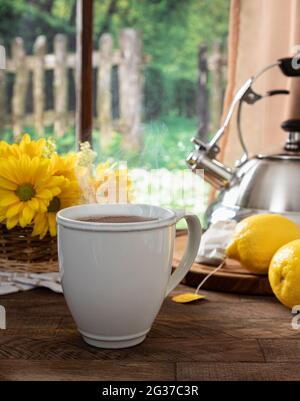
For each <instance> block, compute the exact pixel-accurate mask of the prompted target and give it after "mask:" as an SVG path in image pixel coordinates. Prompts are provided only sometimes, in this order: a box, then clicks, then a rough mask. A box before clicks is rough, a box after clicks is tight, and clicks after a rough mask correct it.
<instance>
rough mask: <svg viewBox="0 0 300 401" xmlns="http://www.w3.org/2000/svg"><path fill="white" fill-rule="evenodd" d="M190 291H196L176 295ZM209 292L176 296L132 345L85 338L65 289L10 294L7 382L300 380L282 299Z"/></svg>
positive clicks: (295, 336) (0, 348) (4, 337)
mask: <svg viewBox="0 0 300 401" xmlns="http://www.w3.org/2000/svg"><path fill="white" fill-rule="evenodd" d="M184 291H193V289H191V288H187V287H185V286H179V287H178V288H177V289H176V291H175V292H174V293H180V292H184ZM174 293H173V294H174ZM202 293H203V294H205V295H206V297H207V300H205V301H200V302H198V303H194V304H186V305H181V304H176V303H174V302H173V301H172V300H171V298H170V297H168V298H167V299H166V300H165V302H164V304H163V307H162V309H161V311H160V313H159V315H158V317H157V319H156V321H155V322H154V325H153V328H152V330H151V332H150V334H149V335H148V338H147V339H146V341H145V342H144V343H142V344H140V345H139V346H137V347H134V348H130V349H124V350H101V349H96V348H93V347H90V346H88V345H87V344H85V343H84V342H83V341H82V339H81V337H80V336H79V334H78V332H77V330H76V327H75V324H74V322H73V319H72V317H71V316H70V313H69V311H68V309H67V306H66V304H65V301H64V298H63V296H62V295H59V294H54V293H52V292H50V291H48V290H45V289H44V290H43V289H40V290H34V291H30V292H25V293H18V294H11V295H7V296H3V297H1V298H0V304H1V305H4V306H5V307H6V310H7V324H8V328H7V330H1V331H0V380H14V379H15V380H42V379H43V380H55V379H62V380H69V379H70V380H73V379H74V380H75V379H76V380H158V379H161V380H174V379H175V377H176V375H177V379H178V380H181V379H182V380H189V379H191V380H195V379H197V380H209V379H222V380H229V379H233V380H242V379H243V380H250V379H253V380H257V379H265V380H273V379H274V380H277V379H278V380H280V379H282V380H286V379H291V380H296V379H298V378H299V375H298V372H300V369H298V368H297V367H298V364H300V330H293V329H292V327H291V319H292V317H293V315H292V314H291V313H290V311H289V310H288V309H286V308H284V307H283V306H282V305H280V304H279V303H278V302H277V301H276V299H275V298H274V297H253V296H242V295H241V296H239V295H235V294H223V293H219V292H209V291H202ZM295 366H296V369H295ZM299 367H300V366H299Z"/></svg>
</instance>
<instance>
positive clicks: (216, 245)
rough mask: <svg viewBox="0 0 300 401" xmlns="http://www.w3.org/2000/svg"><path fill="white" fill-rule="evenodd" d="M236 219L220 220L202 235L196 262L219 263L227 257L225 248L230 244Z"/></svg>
mask: <svg viewBox="0 0 300 401" xmlns="http://www.w3.org/2000/svg"><path fill="white" fill-rule="evenodd" d="M236 224H237V223H236V221H233V220H227V221H218V222H217V223H215V224H212V225H211V226H210V227H209V228H208V230H206V231H205V233H204V234H203V235H202V238H201V243H200V247H199V251H198V255H197V257H196V262H198V263H205V264H210V265H213V266H214V265H218V264H220V263H221V262H222V260H224V258H225V249H226V247H227V245H228V244H229V242H230V240H231V238H232V236H233V233H234V229H235V226H236Z"/></svg>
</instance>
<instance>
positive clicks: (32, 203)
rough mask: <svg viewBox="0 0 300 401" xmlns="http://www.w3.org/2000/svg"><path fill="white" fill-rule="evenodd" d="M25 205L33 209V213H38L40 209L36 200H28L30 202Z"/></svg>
mask: <svg viewBox="0 0 300 401" xmlns="http://www.w3.org/2000/svg"><path fill="white" fill-rule="evenodd" d="M27 204H28V206H29V207H30V208H31V209H33V210H35V211H38V210H39V208H40V205H39V202H38V200H37V199H36V198H32V199H30V200H29V201H28V202H27Z"/></svg>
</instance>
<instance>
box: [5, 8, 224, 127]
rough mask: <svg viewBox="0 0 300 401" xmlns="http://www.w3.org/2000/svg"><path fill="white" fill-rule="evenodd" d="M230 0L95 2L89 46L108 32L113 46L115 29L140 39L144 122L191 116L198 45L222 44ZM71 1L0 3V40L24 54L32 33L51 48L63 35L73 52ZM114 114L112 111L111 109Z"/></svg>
mask: <svg viewBox="0 0 300 401" xmlns="http://www.w3.org/2000/svg"><path fill="white" fill-rule="evenodd" d="M229 4H230V0H95V1H94V5H95V10H94V14H95V18H94V42H95V43H94V46H95V48H96V47H97V46H98V39H99V36H100V35H101V34H102V33H104V32H110V33H112V35H113V37H114V40H115V47H117V46H118V37H119V34H120V30H121V29H122V28H125V27H132V28H135V29H137V30H138V31H139V32H140V34H141V37H142V43H143V52H144V54H146V55H147V64H146V66H145V93H144V101H145V104H144V109H145V118H146V119H148V120H149V119H153V118H157V117H159V116H162V115H165V114H168V113H174V112H175V113H177V114H179V115H182V116H186V117H189V116H194V115H195V97H196V94H195V91H196V89H195V88H196V79H197V53H198V47H199V45H200V44H201V43H203V42H205V43H207V44H208V46H209V47H210V46H211V44H212V43H213V42H214V41H215V40H220V41H221V42H223V43H224V42H225V40H226V37H227V32H228V12H229ZM75 16H76V0H1V1H0V21H1V25H0V40H1V41H3V43H4V44H5V45H6V46H7V47H8V49H10V44H11V41H12V39H13V38H14V37H16V36H21V37H23V39H24V43H25V46H26V49H27V52H29V53H30V52H31V51H32V47H33V43H34V41H35V39H36V37H37V36H38V35H41V34H44V35H46V36H47V39H48V51H49V52H51V51H52V50H53V48H52V45H53V37H54V35H55V34H56V33H65V34H67V35H68V39H69V48H70V49H73V50H74V49H75V33H76V27H75ZM114 110H115V107H114Z"/></svg>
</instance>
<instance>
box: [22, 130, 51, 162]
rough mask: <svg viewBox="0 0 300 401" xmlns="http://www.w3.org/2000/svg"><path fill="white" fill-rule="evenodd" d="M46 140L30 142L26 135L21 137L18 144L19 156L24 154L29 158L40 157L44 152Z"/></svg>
mask: <svg viewBox="0 0 300 401" xmlns="http://www.w3.org/2000/svg"><path fill="white" fill-rule="evenodd" d="M45 145H46V140H45V139H44V138H40V139H38V140H37V141H32V140H31V138H30V136H29V135H28V134H25V135H23V138H22V140H21V142H20V143H19V153H20V155H22V154H25V155H28V156H29V157H30V158H33V157H41V156H42V155H43V152H44V148H45Z"/></svg>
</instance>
